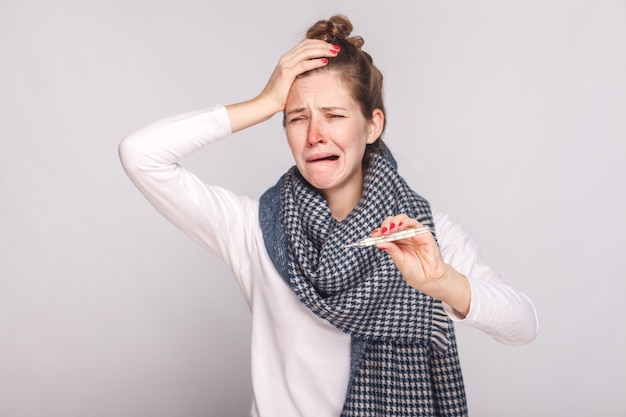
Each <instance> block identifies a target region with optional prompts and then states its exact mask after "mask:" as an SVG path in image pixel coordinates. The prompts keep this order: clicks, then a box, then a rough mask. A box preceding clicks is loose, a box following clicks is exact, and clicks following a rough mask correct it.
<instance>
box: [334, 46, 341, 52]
mask: <svg viewBox="0 0 626 417" xmlns="http://www.w3.org/2000/svg"><path fill="white" fill-rule="evenodd" d="M333 48H334V49H335V51H338V50H340V49H341V48H340V47H339V45H333Z"/></svg>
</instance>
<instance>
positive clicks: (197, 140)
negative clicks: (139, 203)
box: [119, 106, 258, 302]
mask: <svg viewBox="0 0 626 417" xmlns="http://www.w3.org/2000/svg"><path fill="white" fill-rule="evenodd" d="M230 134H231V128H230V120H229V119H228V114H227V112H226V108H225V107H223V106H214V107H210V108H207V109H203V110H199V111H195V112H191V113H186V114H182V115H178V116H174V117H170V118H167V119H163V120H161V121H158V122H156V123H153V124H151V125H148V126H146V127H144V128H141V129H139V130H137V131H135V132H133V133H131V134H130V135H128V136H127V137H125V138H124V139H123V140H122V142H121V143H120V146H119V154H120V160H121V162H122V166H123V167H124V170H125V171H126V173H127V175H128V176H129V178H130V179H131V181H132V182H133V183H134V184H135V185H136V186H137V188H138V189H139V191H141V193H142V194H143V195H144V196H145V197H146V199H147V200H148V201H149V202H150V203H151V204H152V205H153V206H154V207H155V208H156V209H157V211H158V212H159V213H161V214H162V215H163V216H164V217H165V218H166V219H168V220H169V221H170V222H171V223H173V224H174V225H175V226H177V227H178V228H179V229H181V230H182V231H183V232H184V233H185V234H187V235H188V236H189V237H191V238H192V239H193V240H194V241H196V242H197V243H198V244H200V246H202V247H204V248H205V249H208V250H210V251H211V252H213V253H215V254H217V255H218V256H219V257H220V258H222V259H223V260H224V261H225V262H226V264H227V265H228V267H229V268H230V269H231V270H232V271H235V272H236V271H240V270H241V268H242V267H244V266H245V265H240V263H242V262H246V257H245V256H240V255H241V253H246V251H252V250H255V249H256V248H252V246H254V245H257V243H258V240H257V239H256V236H255V235H254V233H253V232H252V231H256V230H258V226H257V224H258V219H257V218H255V217H253V216H250V215H249V213H250V212H251V211H254V212H255V213H256V212H257V211H258V210H257V209H256V207H258V203H257V202H256V201H255V200H252V199H250V198H248V197H246V196H241V195H237V194H235V193H233V192H231V191H229V190H226V189H224V188H221V187H219V186H216V185H210V186H209V185H207V184H205V183H204V182H203V181H201V180H200V179H199V178H198V177H196V176H195V175H194V174H192V173H191V172H189V171H187V170H186V169H184V168H183V167H182V166H181V165H180V164H179V162H180V161H181V160H182V159H184V158H185V157H186V156H188V155H191V154H192V153H194V152H196V151H198V150H199V149H201V148H203V147H205V146H207V145H209V144H211V143H214V142H216V141H218V140H219V139H222V138H224V137H226V136H229V135H230ZM236 276H237V278H238V279H245V278H242V277H241V274H236ZM239 285H240V287H241V288H242V290H243V291H244V295H245V296H246V297H247V301H248V302H250V294H249V292H248V290H249V288H250V283H249V282H239Z"/></svg>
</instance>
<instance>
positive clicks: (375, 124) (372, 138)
mask: <svg viewBox="0 0 626 417" xmlns="http://www.w3.org/2000/svg"><path fill="white" fill-rule="evenodd" d="M369 125H370V127H369V130H368V132H367V143H368V144H372V143H374V142H376V139H378V138H379V137H380V135H382V133H383V127H384V126H385V114H384V113H383V111H382V110H381V109H374V111H373V112H372V120H370V121H369Z"/></svg>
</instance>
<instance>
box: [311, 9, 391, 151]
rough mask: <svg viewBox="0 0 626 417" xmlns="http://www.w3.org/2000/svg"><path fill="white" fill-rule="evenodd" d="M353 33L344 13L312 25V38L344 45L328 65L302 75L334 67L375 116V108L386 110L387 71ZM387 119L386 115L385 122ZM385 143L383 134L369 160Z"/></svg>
mask: <svg viewBox="0 0 626 417" xmlns="http://www.w3.org/2000/svg"><path fill="white" fill-rule="evenodd" d="M351 33H352V23H351V22H350V20H349V19H348V18H347V17H345V16H342V15H335V16H333V17H331V18H330V19H328V20H320V21H318V22H316V23H315V24H314V25H313V26H311V27H310V28H309V30H308V31H307V33H306V37H307V38H308V39H321V40H325V41H326V42H328V43H330V44H333V45H338V46H339V47H340V48H341V49H340V50H339V53H338V54H337V56H336V57H334V58H331V59H329V60H328V64H327V65H325V66H323V67H321V68H317V69H314V70H312V71H309V72H307V73H304V74H301V76H306V75H307V74H311V73H314V72H319V71H334V72H335V73H336V74H337V75H338V76H339V77H340V78H341V80H342V81H343V82H344V85H345V86H346V88H347V89H348V91H350V92H351V93H352V96H353V98H354V99H355V100H356V101H357V103H359V106H360V107H361V113H362V114H363V116H364V117H365V118H366V119H367V120H371V119H372V112H373V111H374V110H375V109H380V110H381V111H382V112H383V114H385V104H384V102H383V75H382V73H381V72H380V71H379V70H378V68H376V66H375V65H374V63H373V62H372V57H371V56H370V55H369V54H368V53H367V52H365V51H363V50H362V49H361V47H362V46H363V43H364V42H365V41H364V40H363V38H362V37H360V36H350V34H351ZM386 121H387V117H386V115H385V121H384V122H385V123H386ZM383 131H384V125H383ZM381 146H382V139H381V138H380V137H379V138H377V140H376V141H375V142H374V143H372V144H370V145H367V151H366V152H365V159H366V160H368V159H369V155H370V153H371V152H376V151H378V150H379V149H380V147H381ZM365 162H367V161H365Z"/></svg>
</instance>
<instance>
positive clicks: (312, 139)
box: [307, 121, 326, 146]
mask: <svg viewBox="0 0 626 417" xmlns="http://www.w3.org/2000/svg"><path fill="white" fill-rule="evenodd" d="M325 141H326V139H325V138H324V135H323V134H322V131H321V129H320V126H319V125H318V123H316V122H315V121H311V123H310V124H309V131H308V136H307V144H308V145H309V146H315V145H317V144H318V143H324V142H325Z"/></svg>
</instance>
